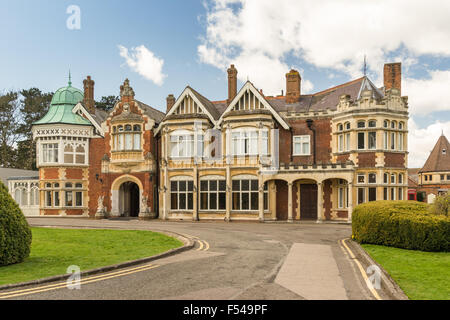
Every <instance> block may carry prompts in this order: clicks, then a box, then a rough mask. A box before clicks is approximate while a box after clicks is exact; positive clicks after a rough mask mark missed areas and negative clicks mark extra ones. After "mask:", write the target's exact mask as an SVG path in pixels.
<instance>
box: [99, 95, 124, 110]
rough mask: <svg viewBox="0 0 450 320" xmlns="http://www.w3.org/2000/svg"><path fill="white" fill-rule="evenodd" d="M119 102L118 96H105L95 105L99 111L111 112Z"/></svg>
mask: <svg viewBox="0 0 450 320" xmlns="http://www.w3.org/2000/svg"><path fill="white" fill-rule="evenodd" d="M118 101H119V97H117V96H103V97H102V99H101V100H100V101H99V102H96V103H95V106H96V107H97V108H99V109H102V110H105V111H109V110H111V109H112V108H114V106H115V105H116V103H117V102H118Z"/></svg>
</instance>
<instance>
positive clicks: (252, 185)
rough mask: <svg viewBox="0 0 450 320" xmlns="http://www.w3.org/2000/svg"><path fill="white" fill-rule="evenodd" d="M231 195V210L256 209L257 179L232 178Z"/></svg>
mask: <svg viewBox="0 0 450 320" xmlns="http://www.w3.org/2000/svg"><path fill="white" fill-rule="evenodd" d="M232 197H233V201H232V202H233V203H232V209H233V210H237V211H250V210H253V211H255V210H258V180H253V179H252V180H247V179H245V180H233V182H232Z"/></svg>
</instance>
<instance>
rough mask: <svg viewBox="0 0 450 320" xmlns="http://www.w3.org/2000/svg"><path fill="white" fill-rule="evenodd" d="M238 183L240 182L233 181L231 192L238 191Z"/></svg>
mask: <svg viewBox="0 0 450 320" xmlns="http://www.w3.org/2000/svg"><path fill="white" fill-rule="evenodd" d="M240 182H241V180H233V183H232V184H233V191H239V186H240Z"/></svg>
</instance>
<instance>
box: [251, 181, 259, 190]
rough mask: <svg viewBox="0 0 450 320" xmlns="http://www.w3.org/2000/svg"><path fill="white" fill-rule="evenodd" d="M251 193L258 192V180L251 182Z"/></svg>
mask: <svg viewBox="0 0 450 320" xmlns="http://www.w3.org/2000/svg"><path fill="white" fill-rule="evenodd" d="M251 184H252V191H258V180H251Z"/></svg>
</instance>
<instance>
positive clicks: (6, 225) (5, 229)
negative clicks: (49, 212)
mask: <svg viewBox="0 0 450 320" xmlns="http://www.w3.org/2000/svg"><path fill="white" fill-rule="evenodd" d="M30 247H31V229H30V226H29V225H28V222H27V220H26V219H25V216H24V215H23V213H22V210H20V208H19V205H18V204H17V203H16V202H15V201H14V199H13V198H12V197H11V195H10V194H9V193H8V189H6V187H5V186H4V184H3V183H2V182H1V181H0V266H3V265H8V264H13V263H18V262H22V261H23V260H24V259H25V258H27V257H28V256H29V255H30ZM0 272H1V271H0Z"/></svg>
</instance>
